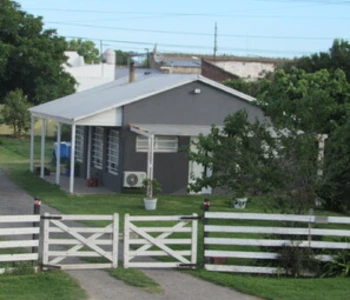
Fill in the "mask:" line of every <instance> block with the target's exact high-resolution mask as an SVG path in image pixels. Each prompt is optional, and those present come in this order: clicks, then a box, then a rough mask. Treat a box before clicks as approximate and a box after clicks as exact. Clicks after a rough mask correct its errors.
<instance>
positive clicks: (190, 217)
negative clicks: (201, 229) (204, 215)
mask: <svg viewBox="0 0 350 300" xmlns="http://www.w3.org/2000/svg"><path fill="white" fill-rule="evenodd" d="M200 219H201V217H200V216H182V217H180V220H200Z"/></svg>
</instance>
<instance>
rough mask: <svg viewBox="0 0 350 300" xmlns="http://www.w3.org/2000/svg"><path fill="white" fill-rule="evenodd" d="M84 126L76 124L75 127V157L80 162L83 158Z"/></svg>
mask: <svg viewBox="0 0 350 300" xmlns="http://www.w3.org/2000/svg"><path fill="white" fill-rule="evenodd" d="M84 142H85V136H84V126H76V129H75V159H76V161H77V162H80V163H82V162H83V159H84Z"/></svg>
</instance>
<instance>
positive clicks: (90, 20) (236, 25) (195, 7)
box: [17, 0, 350, 58]
mask: <svg viewBox="0 0 350 300" xmlns="http://www.w3.org/2000/svg"><path fill="white" fill-rule="evenodd" d="M17 2H18V3H19V4H20V5H21V6H22V9H23V10H25V11H27V12H28V13H31V14H33V15H36V16H37V15H40V16H43V18H44V19H43V20H44V24H45V28H55V29H57V32H58V34H60V35H63V36H65V37H67V39H71V38H77V37H81V38H86V39H90V40H93V41H94V42H95V43H96V45H97V47H98V48H100V49H101V48H102V50H103V51H104V50H105V49H107V48H112V49H121V50H123V51H132V52H138V53H145V52H147V51H152V49H153V48H154V45H155V44H157V50H158V51H159V52H164V53H165V52H177V53H193V54H195V53H198V54H213V52H214V45H215V42H214V40H215V38H214V36H215V34H214V32H215V23H216V24H217V55H222V54H226V55H237V56H253V57H256V56H263V57H286V58H291V57H300V56H302V55H309V54H312V53H315V52H320V51H327V50H328V49H329V48H330V47H331V45H332V42H333V40H334V39H336V38H339V39H345V40H350V32H348V30H349V28H350V14H349V11H350V0H244V1H243V0H215V1H213V0H206V1H205V0H201V1H200V0H177V1H164V0H163V1H158V0H133V1H117V0H59V1H52V0H18V1H17Z"/></svg>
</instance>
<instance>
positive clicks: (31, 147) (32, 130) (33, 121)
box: [29, 115, 35, 172]
mask: <svg viewBox="0 0 350 300" xmlns="http://www.w3.org/2000/svg"><path fill="white" fill-rule="evenodd" d="M34 124H35V119H34V116H33V115H31V117H30V159H29V161H30V171H31V172H34Z"/></svg>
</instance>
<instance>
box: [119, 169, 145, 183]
mask: <svg viewBox="0 0 350 300" xmlns="http://www.w3.org/2000/svg"><path fill="white" fill-rule="evenodd" d="M146 177H147V175H146V172H135V171H125V172H124V185H123V186H124V187H142V185H143V181H144V180H145V179H146Z"/></svg>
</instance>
